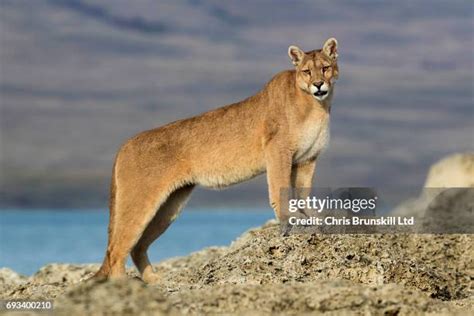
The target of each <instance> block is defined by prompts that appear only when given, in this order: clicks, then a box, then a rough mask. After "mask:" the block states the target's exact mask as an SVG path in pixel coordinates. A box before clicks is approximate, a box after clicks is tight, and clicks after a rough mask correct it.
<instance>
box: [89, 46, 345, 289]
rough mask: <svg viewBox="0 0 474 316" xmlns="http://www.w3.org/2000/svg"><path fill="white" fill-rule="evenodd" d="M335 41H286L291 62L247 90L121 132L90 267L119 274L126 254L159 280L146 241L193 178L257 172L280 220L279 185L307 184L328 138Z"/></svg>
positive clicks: (233, 179)
mask: <svg viewBox="0 0 474 316" xmlns="http://www.w3.org/2000/svg"><path fill="white" fill-rule="evenodd" d="M337 46H338V44H337V41H336V39H335V38H330V39H328V40H327V41H326V42H325V43H324V45H323V48H322V49H317V50H312V51H309V52H303V51H302V50H301V49H299V48H298V47H296V46H290V47H289V48H288V55H289V57H290V59H291V61H292V63H293V65H294V66H295V67H294V68H295V69H293V70H286V71H282V72H280V73H278V74H277V75H276V76H275V77H273V79H272V80H270V82H268V83H267V84H266V85H265V87H264V88H263V89H262V90H261V91H259V92H258V93H257V94H255V95H254V96H251V97H249V98H247V99H245V100H243V101H240V102H237V103H234V104H231V105H227V106H224V107H222V108H218V109H215V110H212V111H209V112H206V113H203V114H201V115H198V116H196V117H192V118H189V119H184V120H179V121H176V122H173V123H170V124H168V125H165V126H163V127H159V128H156V129H152V130H148V131H145V132H142V133H140V134H138V135H136V136H134V137H132V138H131V139H129V140H128V141H127V142H125V144H124V145H123V146H122V147H121V148H120V150H119V152H118V154H117V156H116V159H115V164H114V168H113V175H112V184H111V192H110V222H109V229H108V246H107V252H106V254H105V258H104V262H103V264H102V266H101V268H100V270H99V271H98V272H97V273H96V275H95V276H96V277H102V278H103V277H105V278H109V277H110V278H117V277H123V276H125V263H126V259H127V257H128V255H129V254H131V257H132V259H133V262H134V263H135V265H136V266H137V268H138V270H139V272H140V273H141V276H142V279H143V280H144V281H145V282H148V283H155V282H158V281H159V276H158V275H157V274H156V273H155V272H154V271H153V267H152V266H151V264H150V261H149V259H148V256H147V249H148V247H149V246H150V244H151V243H152V242H153V241H155V240H156V239H157V238H158V237H159V236H160V235H161V234H162V233H163V232H164V231H165V230H166V229H167V228H168V226H169V225H170V224H171V223H172V222H173V220H174V219H175V218H176V217H177V215H178V214H179V212H180V211H181V209H182V208H183V207H184V205H185V203H186V201H187V200H188V198H189V196H190V194H191V192H192V190H193V188H194V187H195V186H196V185H202V186H204V187H211V188H222V187H225V186H229V185H232V184H235V183H239V182H242V181H245V180H248V179H250V178H253V177H255V176H257V175H259V174H262V173H264V172H266V174H267V181H268V190H269V197H270V204H271V206H272V208H273V209H274V211H275V214H276V216H277V218H278V219H279V220H280V221H283V220H285V214H283V212H282V209H281V205H280V203H281V201H280V196H279V195H280V189H281V188H290V187H305V188H307V187H310V186H311V182H312V178H313V174H314V171H315V167H316V160H317V158H318V155H319V154H320V153H321V151H322V150H323V149H324V148H325V146H326V145H327V143H328V140H329V113H330V108H331V99H332V97H333V93H334V83H335V80H336V79H337V77H338V72H339V69H338V65H337V57H338V55H337Z"/></svg>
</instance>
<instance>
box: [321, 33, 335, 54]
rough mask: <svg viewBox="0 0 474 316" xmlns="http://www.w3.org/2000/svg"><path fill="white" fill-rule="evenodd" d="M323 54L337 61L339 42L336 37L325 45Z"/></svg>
mask: <svg viewBox="0 0 474 316" xmlns="http://www.w3.org/2000/svg"><path fill="white" fill-rule="evenodd" d="M323 53H324V54H326V55H327V56H328V57H331V58H332V59H337V40H336V39H335V38H334V37H331V38H330V39H328V40H327V41H326V42H325V43H324V46H323Z"/></svg>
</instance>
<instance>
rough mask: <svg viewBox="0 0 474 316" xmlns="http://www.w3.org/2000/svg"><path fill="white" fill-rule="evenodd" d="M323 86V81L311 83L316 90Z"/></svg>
mask: <svg viewBox="0 0 474 316" xmlns="http://www.w3.org/2000/svg"><path fill="white" fill-rule="evenodd" d="M323 84H324V82H323V81H319V82H315V83H313V85H314V86H315V87H316V88H318V89H319V90H320V89H321V86H322V85H323Z"/></svg>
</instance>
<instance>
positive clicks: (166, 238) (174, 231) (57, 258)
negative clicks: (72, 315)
mask: <svg viewBox="0 0 474 316" xmlns="http://www.w3.org/2000/svg"><path fill="white" fill-rule="evenodd" d="M272 218H274V215H273V211H272V210H271V209H266V210H263V209H255V210H248V209H245V210H244V209H232V210H230V209H216V210H212V211H209V210H200V209H194V210H193V209H191V210H190V209H187V210H184V211H183V213H182V214H181V215H180V217H179V218H178V219H177V220H176V221H175V222H174V223H173V225H171V227H170V228H169V229H168V230H167V231H166V232H165V233H164V234H163V235H162V236H161V237H160V238H159V239H158V240H157V241H156V242H155V243H154V244H153V245H152V246H151V247H150V249H149V252H148V254H149V257H150V260H151V261H152V262H158V261H161V260H163V259H166V258H170V257H175V256H184V255H187V254H189V253H191V252H194V251H197V250H200V249H202V248H204V247H209V246H224V245H228V244H229V243H230V242H231V241H233V240H235V238H236V237H238V236H239V235H241V234H242V233H243V232H244V231H246V230H248V229H249V228H251V227H255V226H259V225H262V224H263V223H265V222H266V221H267V220H269V219H272ZM107 225H108V211H105V210H54V211H52V210H1V211H0V267H9V268H11V269H13V270H15V271H16V272H18V273H22V274H26V275H30V274H32V273H34V272H36V271H37V270H38V269H39V268H40V267H42V266H43V265H45V264H48V263H52V262H57V263H99V262H102V259H103V256H104V253H105V248H106V245H107ZM129 264H130V260H129Z"/></svg>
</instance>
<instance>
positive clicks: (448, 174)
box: [392, 153, 474, 221]
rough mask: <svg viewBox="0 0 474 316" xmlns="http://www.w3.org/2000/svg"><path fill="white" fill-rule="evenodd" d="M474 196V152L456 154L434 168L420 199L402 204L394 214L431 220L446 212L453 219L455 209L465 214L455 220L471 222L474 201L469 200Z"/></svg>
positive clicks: (430, 172)
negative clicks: (426, 217) (464, 218)
mask: <svg viewBox="0 0 474 316" xmlns="http://www.w3.org/2000/svg"><path fill="white" fill-rule="evenodd" d="M456 188H457V189H456ZM446 190H449V192H448V191H446ZM473 194H474V153H465V154H454V155H451V156H448V157H446V158H444V159H442V160H440V161H439V162H437V163H435V164H434V165H433V166H431V168H430V171H429V173H428V176H427V178H426V181H425V187H424V189H423V192H422V193H421V194H420V196H418V197H415V198H412V199H410V200H407V201H405V202H402V203H401V204H400V205H399V206H397V207H396V208H395V209H394V210H393V211H392V214H393V215H398V216H415V217H417V218H423V217H424V216H428V217H431V219H432V218H433V216H437V215H439V214H447V212H449V213H450V216H452V212H453V209H456V210H457V211H456V213H459V212H463V213H464V215H462V216H459V217H457V218H456V220H461V217H468V218H470V219H471V220H472V215H473V214H472V202H471V203H469V201H473V200H472V198H471V197H472V195H473ZM447 206H449V209H448V207H447ZM427 210H428V213H427V212H426V211H427ZM435 214H436V215H435ZM431 219H430V221H431Z"/></svg>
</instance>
